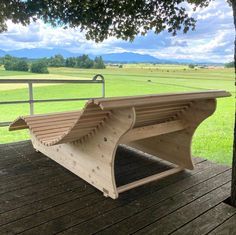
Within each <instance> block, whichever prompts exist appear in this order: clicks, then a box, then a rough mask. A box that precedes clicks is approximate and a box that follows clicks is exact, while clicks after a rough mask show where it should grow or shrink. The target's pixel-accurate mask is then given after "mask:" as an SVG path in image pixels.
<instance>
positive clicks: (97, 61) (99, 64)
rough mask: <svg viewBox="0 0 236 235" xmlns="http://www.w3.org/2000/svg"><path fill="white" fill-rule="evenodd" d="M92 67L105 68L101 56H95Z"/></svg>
mask: <svg viewBox="0 0 236 235" xmlns="http://www.w3.org/2000/svg"><path fill="white" fill-rule="evenodd" d="M93 67H94V68H95V69H105V68H106V66H105V64H104V62H103V59H102V57H101V56H97V57H95V59H94V65H93Z"/></svg>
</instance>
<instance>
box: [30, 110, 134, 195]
mask: <svg viewBox="0 0 236 235" xmlns="http://www.w3.org/2000/svg"><path fill="white" fill-rule="evenodd" d="M133 122H134V110H133V109H130V108H129V109H123V110H119V111H114V112H113V113H112V115H111V116H110V117H109V118H108V119H107V120H106V121H104V123H103V124H102V125H101V126H99V127H98V128H97V130H96V132H94V133H92V134H90V135H89V136H86V137H84V138H83V139H81V140H78V141H75V142H70V143H65V144H57V145H54V146H45V145H43V144H42V143H40V142H39V141H38V140H37V138H35V136H34V135H33V133H31V139H32V143H33V145H34V147H35V149H37V150H38V151H40V152H42V153H43V154H45V155H46V156H48V157H49V158H51V159H52V160H54V161H56V162H57V163H59V164H60V165H62V166H63V167H65V168H67V169H68V170H70V171H71V172H73V173H74V174H76V175H78V176H79V177H80V178H82V179H84V180H85V181H87V182H88V183H90V184H91V185H93V186H94V187H96V188H97V189H99V190H100V191H102V192H103V193H104V196H109V197H111V198H114V199H115V198H117V197H118V192H117V187H116V182H115V174H114V161H115V153H116V149H117V146H118V143H119V139H120V137H121V136H122V135H123V134H124V133H125V132H127V131H128V130H129V129H130V128H131V127H132V125H133Z"/></svg>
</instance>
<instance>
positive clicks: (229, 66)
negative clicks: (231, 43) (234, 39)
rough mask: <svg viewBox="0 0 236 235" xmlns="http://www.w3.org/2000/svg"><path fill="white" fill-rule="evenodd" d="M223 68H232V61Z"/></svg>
mask: <svg viewBox="0 0 236 235" xmlns="http://www.w3.org/2000/svg"><path fill="white" fill-rule="evenodd" d="M225 68H234V61H232V62H229V63H226V64H225Z"/></svg>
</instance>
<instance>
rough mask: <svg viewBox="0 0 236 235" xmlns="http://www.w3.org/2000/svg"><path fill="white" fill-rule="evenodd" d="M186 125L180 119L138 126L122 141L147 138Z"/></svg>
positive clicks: (181, 128) (176, 129)
mask: <svg viewBox="0 0 236 235" xmlns="http://www.w3.org/2000/svg"><path fill="white" fill-rule="evenodd" d="M185 127H186V125H185V124H184V123H183V121H180V120H177V121H170V122H166V123H161V124H156V125H150V126H145V127H138V128H134V129H132V130H130V131H129V132H127V133H126V134H125V135H124V136H123V137H122V138H121V140H120V142H122V143H126V142H131V141H135V140H140V139H145V138H148V137H152V136H157V135H162V134H166V133H171V132H175V131H179V130H183V129H184V128H185Z"/></svg>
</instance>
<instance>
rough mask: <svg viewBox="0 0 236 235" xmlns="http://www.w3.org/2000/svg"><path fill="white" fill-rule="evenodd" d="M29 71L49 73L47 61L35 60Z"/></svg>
mask: <svg viewBox="0 0 236 235" xmlns="http://www.w3.org/2000/svg"><path fill="white" fill-rule="evenodd" d="M30 71H31V72H32V73H49V72H48V68H47V63H46V62H45V61H36V62H34V63H32V65H31V68H30Z"/></svg>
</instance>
